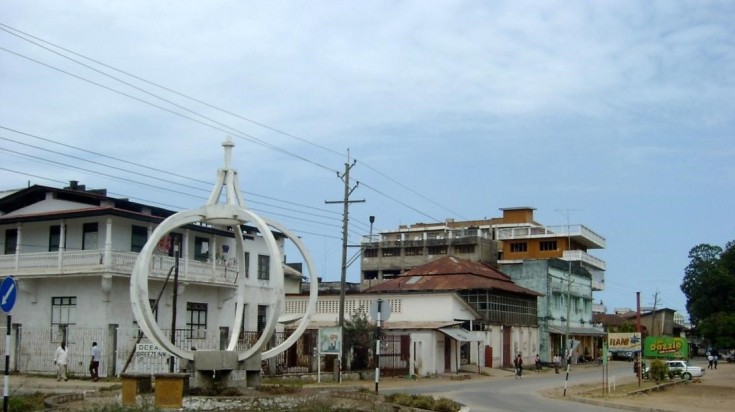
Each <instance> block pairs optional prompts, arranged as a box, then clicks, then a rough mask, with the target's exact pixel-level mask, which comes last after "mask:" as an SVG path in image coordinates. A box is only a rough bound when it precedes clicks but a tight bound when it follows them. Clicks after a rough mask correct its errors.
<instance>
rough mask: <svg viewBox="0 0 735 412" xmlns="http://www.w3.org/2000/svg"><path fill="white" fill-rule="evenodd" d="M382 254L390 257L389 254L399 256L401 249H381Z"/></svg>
mask: <svg viewBox="0 0 735 412" xmlns="http://www.w3.org/2000/svg"><path fill="white" fill-rule="evenodd" d="M383 256H385V257H390V256H401V249H400V248H397V247H389V248H385V249H383Z"/></svg>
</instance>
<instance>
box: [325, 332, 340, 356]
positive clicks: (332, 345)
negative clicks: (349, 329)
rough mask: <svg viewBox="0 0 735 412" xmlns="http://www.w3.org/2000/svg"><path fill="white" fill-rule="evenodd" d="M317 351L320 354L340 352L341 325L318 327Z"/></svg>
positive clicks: (338, 353) (336, 353)
mask: <svg viewBox="0 0 735 412" xmlns="http://www.w3.org/2000/svg"><path fill="white" fill-rule="evenodd" d="M319 353H320V354H321V355H340V354H341V353H342V328H341V327H339V326H334V327H329V328H319Z"/></svg>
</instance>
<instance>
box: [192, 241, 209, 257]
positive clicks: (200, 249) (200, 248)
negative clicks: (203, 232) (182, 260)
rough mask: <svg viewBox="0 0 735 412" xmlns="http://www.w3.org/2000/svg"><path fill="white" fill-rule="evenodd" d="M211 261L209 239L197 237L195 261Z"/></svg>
mask: <svg viewBox="0 0 735 412" xmlns="http://www.w3.org/2000/svg"><path fill="white" fill-rule="evenodd" d="M207 259H209V239H207V238H205V237H199V236H196V237H195V238H194V260H198V261H200V262H206V261H207Z"/></svg>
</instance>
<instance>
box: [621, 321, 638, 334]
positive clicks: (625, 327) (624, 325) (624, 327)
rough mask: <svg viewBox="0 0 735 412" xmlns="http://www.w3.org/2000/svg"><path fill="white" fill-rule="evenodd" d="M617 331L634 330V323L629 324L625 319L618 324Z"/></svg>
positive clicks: (626, 331)
mask: <svg viewBox="0 0 735 412" xmlns="http://www.w3.org/2000/svg"><path fill="white" fill-rule="evenodd" d="M617 332H619V333H628V332H635V325H633V324H631V323H630V322H628V321H625V322H623V323H622V324H621V325H620V326H618V328H617Z"/></svg>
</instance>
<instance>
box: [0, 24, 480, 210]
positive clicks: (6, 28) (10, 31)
mask: <svg viewBox="0 0 735 412" xmlns="http://www.w3.org/2000/svg"><path fill="white" fill-rule="evenodd" d="M0 30H3V31H5V32H7V33H8V34H11V35H13V36H15V37H17V38H19V39H22V40H24V41H26V42H28V43H31V44H34V45H36V46H37V47H41V48H43V49H45V50H48V51H49V52H51V53H54V54H57V55H59V56H61V57H63V58H65V59H68V60H70V61H72V62H75V63H77V64H79V65H82V66H84V67H87V68H89V69H90V70H94V71H95V72H97V73H100V74H102V75H104V76H107V77H109V78H112V79H114V80H117V81H119V82H121V83H123V84H125V85H128V86H130V87H133V88H135V89H136V90H139V91H141V92H143V93H146V94H148V95H150V96H153V97H156V98H158V99H161V100H163V101H165V102H167V103H169V104H172V105H174V106H176V107H179V108H181V109H183V110H186V111H188V112H190V113H192V114H196V115H198V116H200V117H202V118H205V119H207V120H209V121H213V122H215V123H216V124H219V125H221V126H223V127H227V128H230V127H229V126H227V125H224V124H222V123H220V122H217V121H215V120H213V119H211V118H209V117H207V116H204V115H202V114H200V113H197V112H194V111H192V110H190V109H188V108H185V107H183V106H181V105H178V104H176V103H174V102H172V101H170V100H168V99H165V98H163V97H160V96H158V95H155V94H153V93H151V92H148V91H146V90H144V89H142V88H139V87H137V86H135V85H132V84H130V83H128V82H126V81H124V80H122V79H119V78H117V77H115V76H112V75H110V74H108V73H105V72H103V71H100V70H98V69H96V68H93V67H91V66H89V65H87V64H84V63H82V62H80V61H78V60H75V59H72V58H70V57H68V56H66V55H64V54H62V53H59V52H58V51H56V50H52V49H50V48H48V47H46V46H43V45H41V44H39V43H37V42H34V41H32V40H30V39H28V38H26V37H23V36H21V35H19V34H17V33H21V34H23V35H24V36H27V37H30V38H32V39H35V40H38V41H40V42H43V43H45V44H48V45H51V46H53V47H55V48H57V49H59V50H63V51H65V52H67V53H70V54H72V55H75V56H78V57H81V58H83V59H85V60H88V61H91V62H93V63H95V64H97V65H100V66H102V67H106V68H108V69H110V70H114V71H116V72H118V73H122V74H124V75H126V76H129V77H132V78H134V79H137V80H139V81H142V82H144V83H146V84H150V85H153V86H155V87H158V88H160V89H163V90H165V91H168V92H170V93H173V94H176V95H178V96H181V97H184V98H186V99H189V100H191V101H194V102H197V103H200V104H202V105H205V106H207V107H210V108H213V109H215V110H219V111H221V112H223V113H226V114H228V115H231V116H234V117H236V118H239V119H242V120H245V121H248V122H251V123H253V124H256V125H258V126H260V127H263V128H266V129H268V130H271V131H274V132H276V133H279V134H282V135H284V136H288V137H290V138H293V139H296V140H299V141H301V142H304V143H307V144H310V145H313V146H315V147H318V148H321V149H323V150H325V151H327V152H330V153H333V154H337V155H342V154H341V153H340V152H337V151H335V150H332V149H330V148H327V147H325V146H322V145H318V144H316V143H313V142H311V141H309V140H307V139H304V138H301V137H298V136H295V135H293V134H290V133H287V132H285V131H283V130H280V129H277V128H274V127H271V126H268V125H266V124H264V123H261V122H258V121H255V120H253V119H250V118H246V117H244V116H241V115H238V114H236V113H234V112H232V111H229V110H226V109H223V108H221V107H218V106H215V105H212V104H210V103H207V102H205V101H203V100H201V99H197V98H194V97H191V96H188V95H186V94H184V93H181V92H178V91H176V90H173V89H171V88H169V87H166V86H163V85H161V84H158V83H155V82H152V81H149V80H147V79H144V78H142V77H140V76H137V75H134V74H131V73H129V72H126V71H124V70H121V69H118V68H116V67H113V66H111V65H108V64H106V63H103V62H101V61H98V60H96V59H92V58H90V57H87V56H85V55H83V54H80V53H77V52H75V51H73V50H70V49H68V48H65V47H62V46H60V45H57V44H55V43H52V42H49V41H47V40H44V39H42V38H40V37H37V36H34V35H32V34H29V33H26V32H24V31H21V30H19V29H17V28H14V27H11V26H8V25H6V24H3V23H0ZM233 130H236V129H233ZM238 132H239V131H238ZM247 136H249V137H250V138H255V137H253V136H250V135H247ZM256 139H257V138H256ZM258 140H260V139H258ZM261 142H262V141H261ZM262 143H265V142H262ZM266 144H267V143H266ZM271 148H272V149H274V150H278V149H280V148H276V147H271ZM289 154H290V153H289ZM291 155H293V154H291ZM299 158H300V157H299ZM301 159H302V160H305V159H304V158H301ZM307 161H308V160H307ZM319 166H321V165H319ZM365 166H366V167H367V168H368V169H370V170H372V171H374V172H375V173H377V174H379V175H380V176H382V177H384V178H386V179H388V180H389V181H391V182H393V183H394V184H396V185H398V186H400V187H402V188H404V189H406V190H408V191H409V192H411V193H413V194H415V195H417V196H419V197H421V198H422V199H424V200H426V201H428V202H430V203H432V204H434V205H435V206H438V207H440V208H442V209H444V210H446V211H448V212H450V213H451V214H453V215H455V216H458V217H461V218H464V219H467V218H466V217H464V216H462V215H461V214H460V213H458V212H456V211H454V210H451V209H449V208H447V207H445V206H443V205H441V204H440V203H438V202H436V201H435V200H433V199H431V198H430V197H428V196H424V195H422V194H421V193H419V192H417V191H415V190H414V189H412V188H411V187H409V186H407V185H405V184H403V183H401V182H399V181H398V180H396V179H394V178H392V177H390V176H388V175H386V174H384V173H382V172H380V171H379V170H377V169H375V168H373V167H372V166H370V165H368V164H365ZM322 167H324V166H322ZM422 214H423V213H422ZM434 220H437V219H434Z"/></svg>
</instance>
